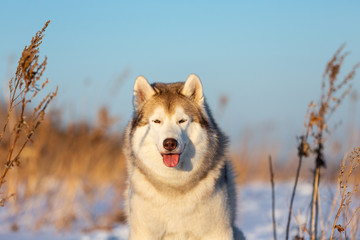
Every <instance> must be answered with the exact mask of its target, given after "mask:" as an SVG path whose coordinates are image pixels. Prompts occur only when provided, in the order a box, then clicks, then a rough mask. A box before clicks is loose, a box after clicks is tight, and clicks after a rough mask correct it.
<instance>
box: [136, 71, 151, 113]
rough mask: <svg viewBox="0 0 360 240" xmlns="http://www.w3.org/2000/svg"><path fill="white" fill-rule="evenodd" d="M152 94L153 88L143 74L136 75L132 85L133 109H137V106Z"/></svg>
mask: <svg viewBox="0 0 360 240" xmlns="http://www.w3.org/2000/svg"><path fill="white" fill-rule="evenodd" d="M154 94H155V90H154V89H153V88H152V87H151V85H150V84H149V83H148V81H147V80H146V78H144V77H143V76H139V77H137V78H136V80H135V85H134V108H135V110H137V109H138V108H139V106H141V105H142V104H143V103H145V102H146V101H147V100H148V99H149V98H150V97H151V96H153V95H154Z"/></svg>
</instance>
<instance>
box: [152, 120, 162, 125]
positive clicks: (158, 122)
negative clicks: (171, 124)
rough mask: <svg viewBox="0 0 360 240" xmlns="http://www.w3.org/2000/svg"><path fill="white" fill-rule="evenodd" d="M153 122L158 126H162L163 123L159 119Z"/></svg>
mask: <svg viewBox="0 0 360 240" xmlns="http://www.w3.org/2000/svg"><path fill="white" fill-rule="evenodd" d="M153 122H154V123H156V124H160V123H161V121H160V120H159V119H155V120H153Z"/></svg>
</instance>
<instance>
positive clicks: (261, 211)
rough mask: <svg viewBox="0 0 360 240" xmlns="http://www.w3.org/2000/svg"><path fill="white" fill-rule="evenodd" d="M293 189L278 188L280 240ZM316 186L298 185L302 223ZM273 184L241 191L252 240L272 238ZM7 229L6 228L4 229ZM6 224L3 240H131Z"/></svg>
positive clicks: (326, 205) (118, 230)
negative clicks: (12, 228)
mask: <svg viewBox="0 0 360 240" xmlns="http://www.w3.org/2000/svg"><path fill="white" fill-rule="evenodd" d="M321 189H322V190H321V196H322V199H323V202H322V206H321V207H322V211H323V212H324V213H327V215H326V216H325V217H327V216H328V213H329V211H330V208H331V202H332V197H333V196H335V195H336V186H334V185H331V186H327V187H323V188H321ZM291 190H292V182H291V181H290V182H288V183H280V184H276V186H275V194H276V199H275V202H276V207H275V213H276V221H277V235H278V238H279V239H283V238H284V237H285V227H286V223H287V217H288V207H289V202H290V196H291ZM311 193H312V186H311V184H310V183H306V182H301V183H299V185H298V190H297V192H296V197H295V202H294V207H293V209H294V213H295V214H296V215H297V216H298V217H297V218H298V220H299V221H300V222H302V223H304V222H305V220H306V219H308V216H309V211H310V210H309V209H310V202H311ZM271 204H272V203H271V188H270V183H251V184H246V185H243V186H241V187H240V188H239V191H238V213H237V219H236V225H237V226H238V227H239V228H240V229H242V231H243V232H244V234H245V236H246V238H247V239H248V240H253V239H256V240H261V239H272V234H273V233H272V231H273V230H272V215H271V214H272V212H271V211H272V209H271ZM4 216H6V207H4V208H2V209H0V221H1V222H3V220H4V219H6V218H4ZM291 221H292V227H291V236H295V235H296V234H298V224H297V223H296V221H295V219H294V218H292V220H291ZM4 226H5V227H4ZM9 229H10V227H9V226H6V224H4V225H3V226H2V227H0V239H1V240H20V239H21V240H35V239H37V240H45V239H52V240H123V239H127V236H128V232H129V230H128V228H127V226H125V225H122V224H120V225H116V226H114V227H113V228H112V229H111V230H110V231H105V230H97V231H93V232H90V233H85V232H83V231H81V230H77V231H76V230H72V231H70V232H64V233H58V232H57V231H55V230H54V229H51V228H48V229H42V230H41V231H37V232H33V231H30V230H26V228H22V227H21V223H20V229H19V230H18V231H16V232H12V231H10V230H9ZM328 232H329V231H328Z"/></svg>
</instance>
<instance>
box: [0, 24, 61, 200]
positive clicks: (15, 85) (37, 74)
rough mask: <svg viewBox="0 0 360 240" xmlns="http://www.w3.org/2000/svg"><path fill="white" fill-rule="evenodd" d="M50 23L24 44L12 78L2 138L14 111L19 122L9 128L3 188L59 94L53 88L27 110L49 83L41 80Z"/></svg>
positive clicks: (1, 182) (1, 183)
mask: <svg viewBox="0 0 360 240" xmlns="http://www.w3.org/2000/svg"><path fill="white" fill-rule="evenodd" d="M49 23H50V21H47V22H46V23H45V25H44V27H43V28H42V29H41V30H40V31H38V32H37V33H36V34H35V37H33V38H32V40H31V43H30V45H29V46H25V48H24V50H23V52H22V54H21V57H20V60H19V62H18V67H17V70H16V73H15V77H14V78H12V79H11V80H10V81H9V91H10V99H9V101H8V109H7V116H6V119H5V123H4V126H3V128H2V131H1V134H0V142H1V141H2V140H3V138H4V135H5V133H6V131H8V128H9V120H10V117H11V116H12V115H14V116H15V118H16V122H15V124H14V126H13V128H12V129H10V130H9V135H10V137H9V151H8V154H7V159H6V163H5V166H4V168H3V170H2V174H1V177H0V189H1V187H2V185H3V184H4V183H5V178H6V175H7V173H8V171H9V170H10V169H12V168H13V167H14V166H19V164H20V155H21V153H22V151H23V150H24V148H25V146H26V145H27V143H28V142H29V141H30V140H31V138H32V136H33V134H34V133H35V131H36V129H37V128H38V127H39V125H40V123H41V122H42V120H43V119H44V115H45V110H46V108H47V107H48V105H49V103H50V102H51V101H52V100H53V98H54V97H55V96H56V94H57V88H56V90H55V91H54V92H49V93H48V94H47V95H46V96H45V97H44V98H43V99H42V101H40V103H39V104H38V105H37V106H36V107H35V108H34V109H33V111H32V113H31V114H27V111H28V108H27V106H28V104H30V103H31V101H32V100H33V99H34V98H35V97H36V96H37V95H38V93H39V92H40V91H42V90H43V89H44V88H45V86H46V85H47V84H48V83H49V80H48V79H47V80H46V81H44V82H41V78H42V75H43V73H44V71H45V68H46V64H47V58H46V57H45V59H44V60H43V61H42V62H39V46H40V44H41V43H42V39H43V37H44V32H45V29H46V28H47V26H48V25H49ZM10 196H11V195H10ZM6 199H8V196H7V197H5V198H1V203H2V205H3V204H4V202H5V201H6Z"/></svg>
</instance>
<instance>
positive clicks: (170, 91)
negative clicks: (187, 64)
mask: <svg viewBox="0 0 360 240" xmlns="http://www.w3.org/2000/svg"><path fill="white" fill-rule="evenodd" d="M169 142H170V143H171V144H172V145H171V146H169V144H168V143H169ZM227 143H228V140H227V137H226V136H224V134H223V133H222V132H221V131H220V130H219V128H218V126H217V124H216V123H215V121H214V119H213V117H212V115H211V112H210V111H209V109H208V107H207V104H206V103H205V100H204V96H203V90H202V84H201V82H200V80H199V78H198V77H197V76H196V75H194V74H191V75H190V76H189V78H188V79H187V80H186V82H185V83H184V82H180V83H171V84H163V83H155V84H152V85H150V84H149V83H148V82H147V80H146V79H145V78H144V77H142V76H140V77H138V78H137V79H136V81H135V86H134V116H133V118H132V120H131V121H130V122H129V124H128V126H127V128H126V130H125V134H124V154H125V157H126V159H127V168H128V169H127V170H128V186H127V191H126V209H127V216H128V224H129V227H130V236H129V239H132V240H146V239H150V240H153V239H154V240H157V239H159V240H160V239H178V240H187V239H207V240H209V239H214V240H221V239H224V240H228V239H243V235H242V233H241V232H240V231H239V230H238V229H237V228H236V227H235V226H234V219H235V215H236V206H235V205H236V199H235V198H236V193H235V184H234V181H233V174H232V168H231V164H230V161H229V160H228V156H227V152H226V151H227Z"/></svg>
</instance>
